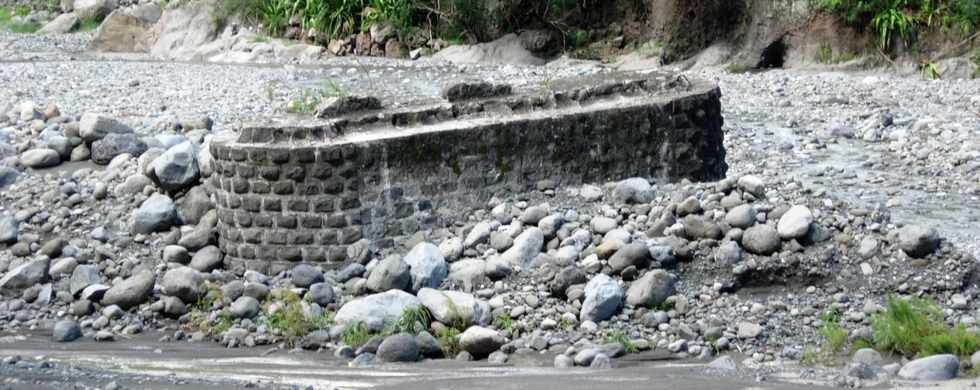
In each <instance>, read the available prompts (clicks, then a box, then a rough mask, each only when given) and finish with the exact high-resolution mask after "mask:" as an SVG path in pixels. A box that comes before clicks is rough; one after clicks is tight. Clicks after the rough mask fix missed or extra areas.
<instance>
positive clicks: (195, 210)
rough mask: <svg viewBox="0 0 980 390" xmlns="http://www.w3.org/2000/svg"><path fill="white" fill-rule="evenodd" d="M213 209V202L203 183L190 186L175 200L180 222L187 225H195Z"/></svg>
mask: <svg viewBox="0 0 980 390" xmlns="http://www.w3.org/2000/svg"><path fill="white" fill-rule="evenodd" d="M213 209H214V203H212V202H211V196H210V195H208V191H207V189H205V186H203V185H200V186H196V187H194V188H191V189H190V191H187V194H185V195H184V196H183V197H181V198H180V200H178V201H177V215H178V216H180V220H181V222H183V223H185V224H189V225H197V224H198V223H199V222H201V219H202V218H204V216H205V215H207V213H208V212H209V211H211V210H213Z"/></svg>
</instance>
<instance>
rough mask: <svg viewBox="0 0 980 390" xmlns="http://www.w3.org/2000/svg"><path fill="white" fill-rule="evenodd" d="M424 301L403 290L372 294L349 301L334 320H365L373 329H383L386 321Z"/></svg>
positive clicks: (345, 323)
mask: <svg viewBox="0 0 980 390" xmlns="http://www.w3.org/2000/svg"><path fill="white" fill-rule="evenodd" d="M421 304H422V303H421V302H419V299H418V298H416V297H415V296H414V295H412V294H409V293H406V292H404V291H401V290H390V291H387V292H383V293H378V294H372V295H368V296H364V297H360V298H357V299H354V300H352V301H350V302H347V303H346V304H344V306H342V307H341V308H340V310H338V311H337V315H336V317H334V320H336V321H337V323H339V324H342V325H350V324H353V323H355V322H363V323H364V324H365V325H367V327H368V328H369V329H371V330H372V331H376V332H377V331H381V330H382V329H383V328H384V323H385V321H388V320H392V319H395V318H398V317H399V316H401V315H402V312H404V311H405V309H407V308H410V307H418V306H420V305H421Z"/></svg>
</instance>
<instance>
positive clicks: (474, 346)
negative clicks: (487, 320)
mask: <svg viewBox="0 0 980 390" xmlns="http://www.w3.org/2000/svg"><path fill="white" fill-rule="evenodd" d="M506 342H507V340H506V339H505V338H504V336H502V335H500V333H497V331H495V330H493V329H490V328H484V327H481V326H471V327H469V328H468V329H466V331H465V332H463V333H462V334H460V335H459V347H460V348H461V349H462V350H464V351H466V352H469V353H470V354H471V355H473V356H474V357H476V358H478V359H479V358H482V357H485V356H488V355H490V354H491V353H493V352H494V351H497V350H498V349H500V347H501V346H503V345H504V343H506Z"/></svg>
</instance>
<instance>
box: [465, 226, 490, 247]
mask: <svg viewBox="0 0 980 390" xmlns="http://www.w3.org/2000/svg"><path fill="white" fill-rule="evenodd" d="M490 232H491V228H490V223H488V222H480V223H478V224H476V225H475V226H473V229H471V230H470V232H469V233H468V234H466V239H465V240H463V247H464V248H472V247H475V246H477V245H478V244H483V243H485V242H487V241H488V240H489V239H490Z"/></svg>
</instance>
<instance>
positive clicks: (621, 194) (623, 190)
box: [613, 177, 655, 204]
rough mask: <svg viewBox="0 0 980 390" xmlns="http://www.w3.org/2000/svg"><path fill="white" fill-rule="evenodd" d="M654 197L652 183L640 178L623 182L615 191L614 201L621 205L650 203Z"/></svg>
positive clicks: (617, 185) (618, 184)
mask: <svg viewBox="0 0 980 390" xmlns="http://www.w3.org/2000/svg"><path fill="white" fill-rule="evenodd" d="M654 195H655V193H654V191H653V186H651V185H650V182H649V181H647V179H644V178H640V177H634V178H631V179H626V180H623V181H621V182H619V183H617V184H616V187H615V188H614V189H613V200H615V201H616V203H619V204H628V203H649V202H650V201H652V200H653V198H654Z"/></svg>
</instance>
